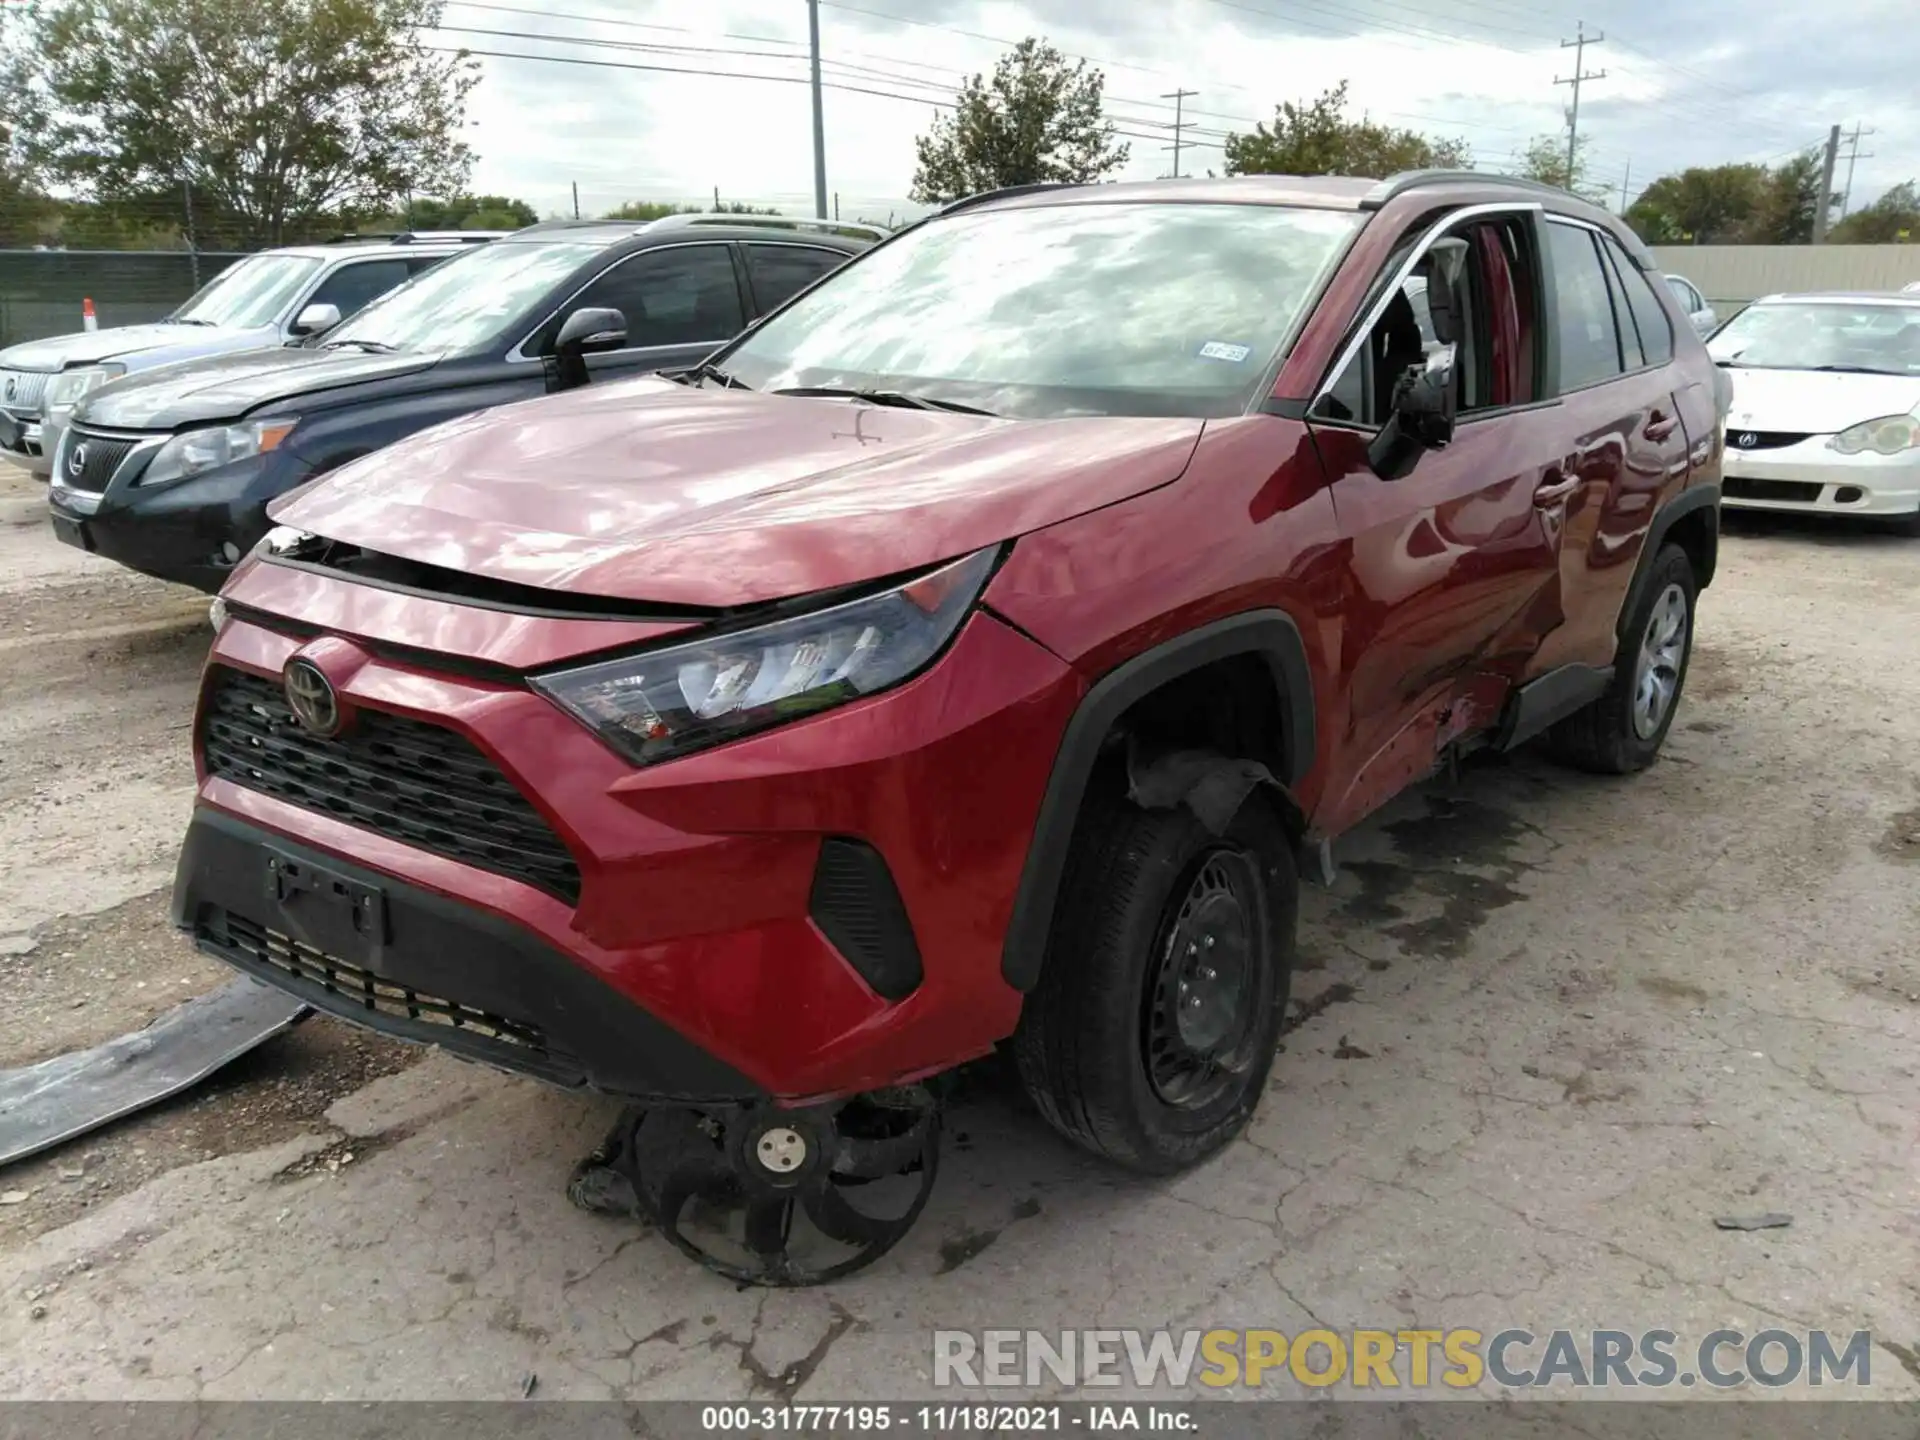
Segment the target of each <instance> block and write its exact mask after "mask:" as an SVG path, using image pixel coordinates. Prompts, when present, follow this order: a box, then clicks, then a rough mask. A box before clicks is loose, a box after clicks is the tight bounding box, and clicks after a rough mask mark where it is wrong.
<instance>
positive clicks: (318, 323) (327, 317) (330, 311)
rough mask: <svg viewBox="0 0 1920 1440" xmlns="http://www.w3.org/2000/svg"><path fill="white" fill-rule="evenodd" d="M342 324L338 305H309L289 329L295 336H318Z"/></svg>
mask: <svg viewBox="0 0 1920 1440" xmlns="http://www.w3.org/2000/svg"><path fill="white" fill-rule="evenodd" d="M339 323H340V307H339V306H338V305H309V306H307V308H306V309H304V310H302V311H301V312H300V314H299V315H298V316H297V317H296V318H295V320H294V322H293V324H292V325H291V326H290V327H288V328H289V331H290V333H292V334H294V335H318V334H320V333H321V332H322V331H323V330H331V329H332V328H333V327H334V326H336V325H338V324H339Z"/></svg>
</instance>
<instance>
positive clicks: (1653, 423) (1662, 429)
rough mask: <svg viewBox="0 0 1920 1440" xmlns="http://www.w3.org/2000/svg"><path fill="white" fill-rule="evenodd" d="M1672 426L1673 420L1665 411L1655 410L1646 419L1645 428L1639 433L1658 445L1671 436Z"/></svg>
mask: <svg viewBox="0 0 1920 1440" xmlns="http://www.w3.org/2000/svg"><path fill="white" fill-rule="evenodd" d="M1674 424H1675V422H1674V420H1673V419H1672V417H1671V416H1669V415H1668V414H1667V412H1666V411H1664V410H1655V411H1654V412H1653V414H1651V415H1650V416H1648V417H1647V423H1646V426H1645V428H1643V429H1642V430H1641V432H1640V433H1641V434H1642V435H1644V436H1646V437H1647V439H1649V440H1652V441H1653V442H1655V443H1656V444H1658V443H1659V442H1660V441H1662V440H1665V439H1666V438H1667V437H1668V436H1670V435H1672V434H1673V427H1674Z"/></svg>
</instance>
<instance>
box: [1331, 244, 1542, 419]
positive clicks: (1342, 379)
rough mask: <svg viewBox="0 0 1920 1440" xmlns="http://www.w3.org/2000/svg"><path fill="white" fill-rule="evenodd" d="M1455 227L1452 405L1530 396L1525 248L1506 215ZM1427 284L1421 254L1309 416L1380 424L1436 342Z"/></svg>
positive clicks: (1472, 407)
mask: <svg viewBox="0 0 1920 1440" xmlns="http://www.w3.org/2000/svg"><path fill="white" fill-rule="evenodd" d="M1458 233H1459V238H1461V239H1463V240H1465V241H1467V243H1468V246H1469V250H1468V256H1467V263H1466V269H1465V273H1464V277H1463V283H1462V287H1461V288H1462V290H1463V292H1464V293H1463V295H1462V296H1461V303H1462V310H1461V314H1460V317H1459V325H1458V329H1459V336H1458V349H1457V351H1456V354H1455V357H1454V374H1455V376H1456V383H1457V384H1458V385H1459V387H1460V393H1459V402H1458V408H1459V411H1460V413H1461V414H1462V415H1465V414H1469V413H1471V412H1473V411H1477V410H1487V409H1492V408H1495V407H1497V406H1501V405H1508V404H1516V403H1525V402H1526V401H1527V400H1529V399H1531V398H1532V384H1531V380H1532V377H1531V373H1530V371H1531V360H1530V358H1529V357H1530V353H1531V336H1530V334H1529V333H1527V332H1528V331H1530V329H1531V326H1530V324H1528V323H1527V322H1528V321H1529V319H1530V316H1529V314H1528V311H1529V308H1530V307H1529V305H1528V303H1527V301H1526V299H1525V292H1524V286H1525V285H1526V284H1528V283H1530V280H1531V270H1530V269H1528V268H1527V264H1528V262H1527V258H1526V256H1527V251H1526V247H1525V245H1524V243H1523V242H1522V240H1521V238H1520V235H1519V232H1518V230H1517V229H1516V227H1515V224H1514V222H1509V221H1497V222H1490V223H1486V224H1480V225H1470V226H1466V227H1464V228H1463V229H1462V230H1461V231H1460V232H1458ZM1434 283H1436V277H1435V272H1434V268H1433V266H1432V265H1431V264H1430V263H1429V261H1428V260H1427V259H1425V258H1423V259H1422V260H1421V262H1420V264H1418V265H1417V266H1416V267H1415V268H1414V271H1413V273H1412V274H1411V275H1409V276H1408V277H1407V279H1406V280H1405V281H1404V282H1403V283H1402V284H1401V286H1400V288H1399V291H1398V292H1397V293H1396V294H1395V296H1394V298H1393V299H1392V300H1391V301H1389V302H1388V304H1387V307H1386V309H1385V311H1384V312H1383V313H1382V314H1381V316H1380V318H1379V319H1378V320H1376V321H1375V322H1374V326H1373V328H1372V330H1370V331H1369V332H1368V334H1367V339H1366V343H1365V344H1364V345H1362V346H1361V347H1360V349H1359V350H1357V351H1356V352H1355V353H1354V356H1353V358H1352V359H1351V360H1349V361H1348V362H1347V364H1346V365H1345V366H1344V368H1343V369H1342V370H1341V372H1340V373H1339V375H1338V376H1336V377H1335V379H1334V383H1333V385H1332V386H1331V387H1330V388H1329V389H1328V391H1327V392H1326V394H1325V395H1323V396H1322V397H1321V399H1320V401H1319V403H1318V404H1317V405H1316V406H1315V407H1314V412H1313V413H1314V417H1315V418H1316V419H1325V420H1337V421H1345V422H1348V423H1350V424H1355V425H1361V426H1365V427H1366V428H1368V429H1375V428H1378V427H1379V426H1380V425H1382V424H1384V423H1385V421H1386V418H1387V411H1388V409H1389V408H1390V406H1391V404H1392V401H1393V390H1394V386H1395V385H1396V384H1397V383H1398V382H1399V380H1400V379H1401V377H1402V376H1404V375H1405V374H1406V373H1407V372H1408V371H1409V370H1411V369H1413V368H1415V367H1417V366H1419V365H1421V364H1423V363H1424V362H1425V361H1426V359H1427V358H1428V357H1429V356H1431V355H1432V354H1433V353H1434V352H1435V351H1437V350H1439V349H1440V348H1441V342H1440V339H1439V336H1438V334H1437V332H1436V330H1435V328H1434V320H1433V307H1432V302H1431V300H1430V298H1429V287H1430V286H1431V285H1432V284H1434Z"/></svg>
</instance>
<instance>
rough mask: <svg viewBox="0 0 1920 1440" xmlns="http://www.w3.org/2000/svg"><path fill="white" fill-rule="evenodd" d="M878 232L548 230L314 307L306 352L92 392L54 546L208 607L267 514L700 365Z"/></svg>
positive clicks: (73, 425) (61, 468)
mask: <svg viewBox="0 0 1920 1440" xmlns="http://www.w3.org/2000/svg"><path fill="white" fill-rule="evenodd" d="M879 233H880V232H878V231H876V230H873V229H871V228H870V227H860V226H850V225H838V224H829V223H823V222H815V221H802V220H782V219H778V218H774V217H757V216H756V217H744V216H733V215H677V216H672V217H669V218H667V219H665V220H660V221H655V222H653V223H651V224H648V225H643V226H638V227H636V226H635V225H634V224H633V223H631V222H623V221H554V222H550V223H548V224H544V225H535V226H531V227H529V228H527V229H525V230H521V231H517V232H515V233H514V234H512V235H510V236H507V237H505V238H503V239H497V240H493V241H492V242H490V243H488V244H486V245H484V246H480V247H477V248H474V249H473V250H472V252H471V253H469V254H464V255H458V256H456V257H454V258H452V259H448V260H445V262H444V263H443V264H436V265H435V266H434V267H433V268H432V269H430V270H428V271H427V272H426V273H423V274H420V275H418V276H416V277H414V278H412V279H410V280H409V281H407V283H405V284H403V285H401V286H399V287H398V288H396V289H392V290H390V291H389V292H388V293H386V294H384V295H382V296H380V297H379V298H378V299H374V300H372V301H371V302H370V303H367V304H366V305H365V306H364V307H363V308H361V307H357V313H356V314H355V315H354V316H353V317H352V318H351V319H348V320H346V321H344V322H339V323H332V324H327V325H320V324H318V323H317V320H316V317H314V316H313V315H312V314H311V313H310V312H311V310H312V308H313V303H310V304H309V307H308V309H309V313H306V314H303V315H301V316H300V317H299V318H297V319H296V320H295V322H294V324H295V325H296V326H301V327H307V328H311V329H313V330H314V331H315V333H314V334H312V335H310V336H309V337H308V338H306V339H304V340H302V341H299V342H298V343H296V344H293V345H290V346H282V347H277V348H272V349H259V348H252V349H241V348H239V347H237V346H236V347H235V353H229V354H222V355H217V356H210V357H207V358H204V359H199V360H194V361H189V362H186V363H178V364H171V365H167V366H164V367H160V368H154V369H150V370H145V371H143V372H142V373H139V374H133V375H128V376H126V377H125V378H121V379H117V380H115V381H113V382H112V383H109V384H107V385H105V386H103V387H102V388H99V389H96V390H91V391H89V392H87V393H86V394H85V395H84V396H83V397H82V398H81V400H80V401H79V403H78V406H77V408H76V409H75V410H74V412H73V414H72V418H71V420H70V422H69V423H68V424H67V425H66V426H65V427H64V433H63V437H62V443H61V444H60V446H59V448H58V450H57V452H56V454H55V455H54V457H53V464H52V472H53V473H52V477H51V478H52V488H51V492H50V497H49V505H50V509H51V514H52V521H53V528H54V531H55V533H56V534H57V535H58V536H59V537H60V538H61V539H63V540H65V541H67V542H68V543H70V544H74V545H78V546H81V547H83V548H85V549H87V550H91V551H96V552H98V553H100V554H102V555H105V556H108V557H109V558H111V559H114V560H117V561H119V562H120V563H122V564H124V565H127V566H130V567H131V568H133V569H136V570H140V571H143V572H145V573H147V574H150V575H156V576H159V577H160V578H161V579H165V580H174V581H178V582H180V583H182V584H187V585H193V586H197V587H199V588H200V589H202V590H205V591H207V592H209V593H212V592H215V591H217V590H218V589H219V588H220V586H221V585H222V584H223V583H224V582H225V580H226V578H227V576H228V575H229V574H230V573H232V570H233V567H234V565H235V564H236V563H237V562H238V561H239V560H240V558H241V557H242V556H244V555H245V554H246V553H247V552H248V551H249V550H251V549H252V548H253V547H254V545H255V544H257V543H258V542H259V540H260V538H261V536H263V535H264V534H265V533H266V531H267V529H268V520H267V514H266V510H267V505H268V504H269V502H271V501H272V500H274V499H276V498H277V497H278V496H280V495H283V494H285V493H286V492H287V491H289V490H291V489H293V488H294V487H296V486H298V485H300V484H301V483H303V482H305V481H306V480H309V479H311V478H313V477H314V476H316V475H320V474H324V473H325V472H327V471H329V470H333V469H335V468H337V467H338V466H340V465H342V464H344V463H345V462H347V461H349V460H352V459H355V458H357V457H358V456H361V455H365V454H368V453H370V452H372V451H375V450H378V449H380V448H381V447H383V446H385V445H389V444H391V443H393V442H394V441H395V440H398V439H400V438H401V437H402V436H406V435H411V434H413V433H414V432H415V431H418V430H421V429H424V428H426V427H428V426H431V425H437V424H439V423H441V422H443V421H447V420H451V419H454V418H456V417H458V416H461V415H466V414H470V413H472V412H474V411H476V410H481V409H485V408H487V407H489V406H494V405H500V404H505V403H507V402H509V401H513V400H521V399H526V398H529V397H531V396H537V395H543V394H547V393H550V392H554V391H559V390H566V389H571V388H573V387H575V386H578V385H583V384H585V383H587V381H588V380H589V379H590V378H592V377H596V376H600V377H606V376H613V375H620V374H630V373H638V372H640V371H645V370H654V369H671V368H675V367H686V366H690V365H693V364H694V363H696V362H697V361H699V360H700V359H701V357H703V356H705V355H706V354H708V353H709V352H711V351H712V350H713V349H715V348H716V347H717V346H719V345H721V344H723V343H724V342H725V341H726V340H728V339H729V338H731V337H732V336H733V335H735V334H737V333H738V332H739V331H740V330H742V329H743V328H744V327H746V326H747V325H748V324H750V323H751V322H752V321H754V320H755V319H757V318H758V317H760V316H762V315H765V314H766V313H768V312H769V311H771V310H773V309H774V308H776V307H778V306H779V305H780V304H782V303H783V302H785V301H786V300H787V299H788V298H789V297H791V296H792V295H794V294H795V293H797V292H798V291H800V290H802V289H804V288H805V287H806V286H808V285H809V284H811V283H812V282H813V281H815V280H817V279H818V278H819V277H820V276H822V275H824V274H826V273H827V272H828V271H830V270H833V269H835V268H836V267H838V266H839V265H841V264H843V263H845V261H846V260H847V259H848V258H849V257H850V256H852V255H855V254H858V253H859V252H860V251H861V250H863V249H865V248H867V246H869V245H870V244H872V243H873V241H874V240H875V239H876V238H878V236H879ZM315 293H316V294H318V293H321V292H318V291H316V292H315ZM316 303H317V302H316ZM318 318H319V319H325V320H329V321H331V320H334V319H335V317H333V316H331V315H327V316H322V317H318Z"/></svg>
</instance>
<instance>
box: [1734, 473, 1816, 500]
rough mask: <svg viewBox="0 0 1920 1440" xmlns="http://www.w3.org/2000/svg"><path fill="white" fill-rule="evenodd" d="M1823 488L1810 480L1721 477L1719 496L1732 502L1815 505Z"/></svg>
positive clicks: (1743, 476)
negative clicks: (1772, 501)
mask: <svg viewBox="0 0 1920 1440" xmlns="http://www.w3.org/2000/svg"><path fill="white" fill-rule="evenodd" d="M1825 488H1826V487H1825V486H1822V485H1816V484H1814V483H1813V482H1812V481H1810V480H1758V479H1754V478H1753V477H1751V476H1746V475H1723V476H1722V477H1721V479H1720V494H1721V495H1722V496H1723V497H1725V498H1728V499H1733V500H1786V501H1790V502H1792V503H1794V504H1797V505H1817V504H1818V503H1819V501H1820V492H1821V491H1822V490H1823V489H1825Z"/></svg>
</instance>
